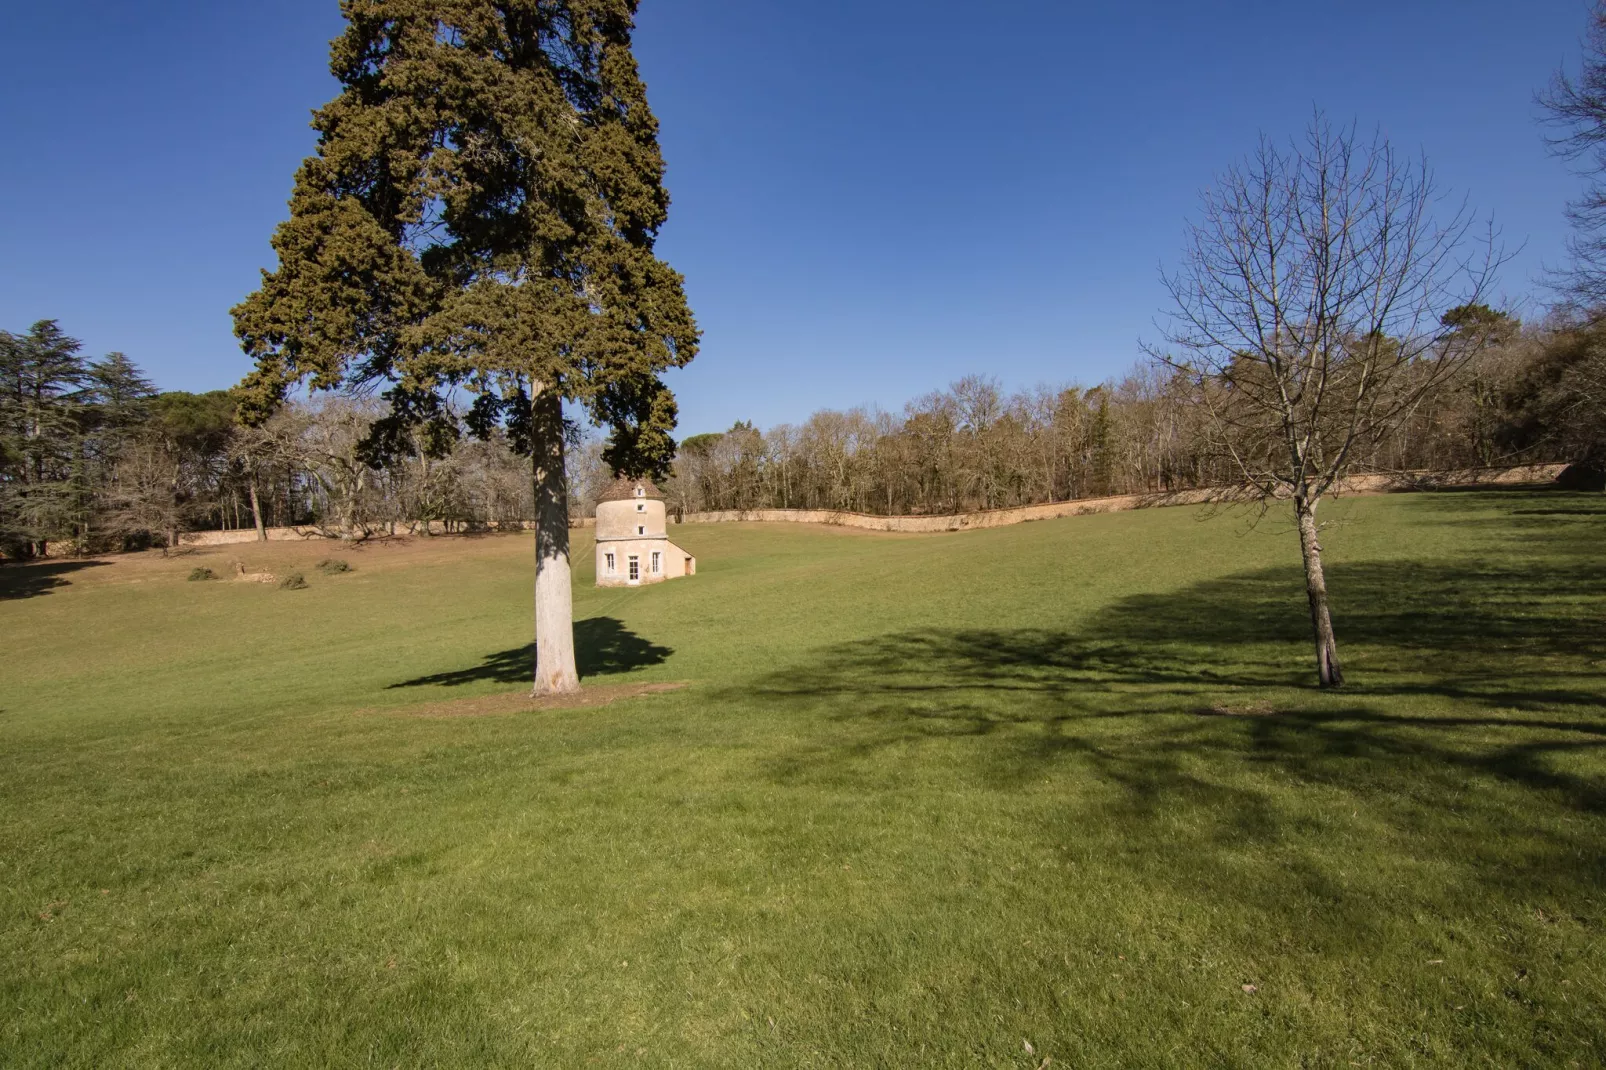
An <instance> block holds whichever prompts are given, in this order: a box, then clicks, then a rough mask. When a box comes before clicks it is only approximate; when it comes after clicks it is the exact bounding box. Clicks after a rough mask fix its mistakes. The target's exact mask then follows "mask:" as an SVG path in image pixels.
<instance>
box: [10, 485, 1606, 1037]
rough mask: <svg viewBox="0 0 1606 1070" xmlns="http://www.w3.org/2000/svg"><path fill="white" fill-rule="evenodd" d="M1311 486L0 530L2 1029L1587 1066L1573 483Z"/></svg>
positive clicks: (1604, 588)
mask: <svg viewBox="0 0 1606 1070" xmlns="http://www.w3.org/2000/svg"><path fill="white" fill-rule="evenodd" d="M1328 512H1329V514H1330V516H1331V517H1332V518H1334V519H1337V520H1339V521H1340V523H1339V524H1338V525H1337V526H1336V527H1335V528H1334V529H1333V530H1331V531H1330V532H1329V533H1328V534H1327V536H1326V537H1325V543H1326V546H1327V550H1328V553H1329V558H1330V562H1331V564H1330V572H1329V576H1330V582H1331V586H1332V589H1333V594H1334V598H1335V600H1336V610H1335V612H1336V624H1337V628H1338V633H1339V639H1340V650H1341V653H1342V654H1343V655H1344V656H1345V658H1346V663H1345V667H1346V670H1347V672H1348V674H1349V677H1350V680H1351V681H1352V683H1353V686H1351V687H1349V688H1347V689H1345V690H1344V691H1342V692H1338V693H1321V692H1318V691H1316V690H1315V689H1314V688H1311V687H1309V686H1307V685H1308V683H1309V681H1310V680H1311V678H1312V677H1313V674H1314V670H1313V664H1312V661H1313V659H1312V656H1311V654H1310V652H1309V650H1308V643H1307V640H1306V638H1305V631H1306V622H1305V617H1304V611H1303V594H1302V590H1301V580H1300V573H1299V569H1298V565H1297V548H1296V546H1295V543H1294V539H1293V537H1292V535H1291V534H1289V533H1288V532H1287V531H1286V530H1284V529H1282V528H1280V527H1278V526H1276V525H1274V524H1272V523H1270V522H1269V521H1268V522H1267V523H1266V524H1263V525H1262V526H1261V527H1260V528H1258V529H1256V530H1252V531H1251V530H1246V526H1245V524H1244V522H1243V521H1242V520H1241V519H1237V518H1233V517H1230V516H1229V517H1222V518H1217V519H1214V520H1210V521H1206V522H1201V521H1200V520H1199V518H1198V515H1197V514H1196V513H1194V512H1193V511H1190V510H1179V509H1173V510H1158V511H1153V512H1143V513H1128V514H1117V515H1107V516H1092V517H1083V518H1075V519H1070V520H1063V521H1052V522H1041V523H1034V524H1026V525H1022V526H1018V527H1013V528H1007V529H1001V530H995V531H985V532H972V533H961V534H954V535H943V536H922V537H903V536H880V535H866V534H858V533H849V532H843V531H836V530H822V529H811V528H805V527H786V526H774V527H766V526H734V525H733V526H718V525H713V526H688V527H684V528H680V529H677V530H676V531H675V533H674V537H675V538H676V539H677V541H679V542H681V543H682V544H683V545H684V546H686V548H687V549H688V550H689V551H691V552H693V553H695V554H697V555H698V570H699V573H698V575H697V576H696V577H695V578H693V579H689V580H685V581H676V582H673V583H669V584H664V585H660V586H657V587H651V588H643V589H635V590H619V589H610V590H597V589H595V588H593V587H591V586H590V583H591V574H590V566H589V563H587V564H585V565H583V566H582V567H581V568H579V569H578V570H577V576H576V581H577V596H576V606H575V609H576V618H577V620H579V621H580V622H581V623H580V624H579V627H578V632H579V635H580V637H581V640H582V651H581V663H582V669H583V671H584V672H586V673H587V675H588V677H589V682H590V683H593V684H598V685H602V684H610V683H619V682H635V681H642V682H646V681H670V680H684V681H688V682H689V684H690V686H689V687H687V688H686V689H685V690H682V691H676V692H672V693H668V694H663V695H655V696H651V697H644V698H639V699H632V700H628V701H621V702H618V703H615V704H613V705H610V706H605V707H599V708H583V709H568V710H548V711H543V712H527V713H521V714H514V715H509V716H487V717H475V718H470V717H457V718H425V717H419V716H412V715H410V714H409V710H416V709H418V708H419V707H421V706H424V705H426V704H429V705H438V704H439V703H441V702H443V701H449V700H452V699H456V698H460V697H467V696H474V695H483V694H488V693H492V692H498V691H506V690H508V689H510V688H513V687H516V686H518V684H519V681H521V680H522V679H523V678H524V676H525V674H526V671H527V663H528V648H527V646H526V644H527V641H528V630H529V624H528V620H529V607H528V593H529V588H530V549H529V545H528V542H527V541H526V540H525V539H523V538H519V537H512V536H509V537H506V538H487V539H477V540H462V539H452V540H439V541H438V543H437V544H435V545H429V546H422V547H420V546H419V545H417V544H413V545H409V546H405V547H400V548H387V547H372V548H367V549H352V550H349V551H345V550H343V551H342V552H343V553H345V554H346V555H347V556H348V557H350V558H351V559H352V563H353V564H354V565H355V568H354V570H353V571H351V572H350V573H347V574H340V575H325V574H323V573H320V572H317V571H316V570H315V569H313V568H312V564H313V562H315V561H316V560H318V559H320V558H323V557H325V556H327V553H328V550H327V548H326V547H319V546H316V545H309V546H275V547H271V548H269V549H266V550H259V549H256V548H254V547H249V548H239V550H238V553H235V552H234V551H229V552H224V551H218V552H215V553H212V554H208V555H203V556H201V557H191V558H181V559H177V560H165V561H164V560H162V559H160V558H157V557H154V556H142V557H139V558H133V559H125V560H121V561H117V562H114V563H110V564H101V565H90V566H85V567H79V566H78V565H76V564H75V563H51V564H47V565H40V566H29V567H18V566H8V567H6V568H4V569H0V757H3V760H4V770H5V772H4V776H3V777H0V813H3V815H4V819H3V821H0V1065H4V1066H6V1067H27V1066H84V1067H96V1068H101V1067H119V1066H205V1067H226V1066H303V1065H305V1066H313V1065H317V1066H370V1065H372V1066H442V1067H455V1066H509V1067H514V1066H518V1067H525V1066H554V1067H570V1066H582V1065H599V1066H606V1065H624V1064H631V1065H636V1064H639V1065H649V1066H682V1067H702V1066H739V1067H750V1066H778V1067H792V1066H832V1067H865V1066H900V1067H902V1066H920V1067H926V1066H999V1067H1007V1066H1018V1067H1038V1066H1041V1065H1043V1064H1044V1060H1045V1058H1052V1060H1053V1061H1052V1066H1054V1067H1103V1066H1109V1067H1116V1066H1123V1067H1131V1066H1182V1065H1187V1066H1350V1065H1362V1066H1370V1065H1377V1066H1433V1065H1453V1066H1478V1065H1485V1066H1516V1065H1525V1066H1538V1065H1555V1066H1575V1065H1576V1066H1597V1065H1601V1064H1602V1063H1603V1061H1606V989H1603V985H1606V977H1603V975H1602V971H1603V966H1606V945H1603V941H1602V933H1603V922H1606V917H1603V907H1606V903H1603V896H1606V824H1603V810H1606V760H1603V759H1606V755H1603V753H1602V744H1603V743H1606V628H1603V616H1606V555H1603V553H1602V535H1603V534H1606V501H1603V500H1602V497H1601V496H1599V495H1596V496H1593V497H1591V496H1574V495H1566V494H1560V493H1527V492H1509V493H1499V494H1471V493H1443V494H1423V495H1413V496H1399V497H1386V498H1366V499H1356V500H1352V501H1348V502H1342V503H1335V504H1334V505H1333V506H1332V507H1330V508H1329V510H1328ZM577 549H578V553H577V556H578V558H579V559H580V560H582V561H586V562H589V546H584V545H583V546H580V547H578V548H577ZM230 556H244V557H245V558H246V559H247V560H249V561H250V562H251V564H252V566H253V567H260V566H261V565H264V564H265V565H266V566H268V567H271V568H272V569H273V570H274V571H276V572H277V573H278V574H279V575H281V576H282V575H284V574H285V573H287V572H289V571H291V570H302V571H304V573H305V575H307V576H308V577H309V578H308V580H307V583H308V587H307V589H305V590H300V591H281V590H278V589H276V588H275V586H274V585H272V584H254V583H208V584H197V583H188V582H186V577H187V576H188V574H189V572H190V570H191V569H192V568H194V567H197V564H198V562H199V563H200V564H203V565H210V566H212V567H214V569H215V571H217V572H218V573H219V574H220V575H229V574H231V573H232V569H231V568H229V567H228V565H227V561H228V558H229V557H230ZM1248 985H1252V986H1254V988H1253V991H1246V990H1245V987H1244V986H1248ZM1028 1043H1029V1044H1030V1045H1031V1047H1032V1049H1033V1051H1032V1052H1030V1053H1029V1052H1028V1051H1027V1047H1026V1046H1027V1044H1028Z"/></svg>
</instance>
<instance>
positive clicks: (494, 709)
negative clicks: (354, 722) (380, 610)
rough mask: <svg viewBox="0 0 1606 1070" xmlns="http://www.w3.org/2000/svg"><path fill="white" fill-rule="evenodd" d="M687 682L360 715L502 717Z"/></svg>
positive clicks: (599, 702)
mask: <svg viewBox="0 0 1606 1070" xmlns="http://www.w3.org/2000/svg"><path fill="white" fill-rule="evenodd" d="M685 686H686V685H685V684H684V683H674V682H671V683H658V684H600V685H595V686H592V687H586V688H583V689H581V691H580V692H579V693H578V694H573V695H544V696H542V697H540V698H537V697H535V696H534V695H531V694H530V693H529V692H528V691H510V692H503V693H502V694H498V695H476V696H475V697H473V698H460V699H453V700H451V701H450V702H430V703H426V704H425V705H422V706H403V707H401V708H399V709H397V708H391V709H387V710H376V709H367V710H359V711H358V712H359V713H361V714H376V713H381V714H388V715H390V716H393V717H427V718H431V719H441V718H450V717H499V716H506V715H508V714H514V713H533V712H535V711H536V710H569V709H579V708H581V707H584V706H606V705H608V704H609V703H611V702H618V701H619V700H620V699H626V698H639V697H640V696H642V695H661V694H663V693H665V692H666V691H679V690H681V689H682V688H684V687H685Z"/></svg>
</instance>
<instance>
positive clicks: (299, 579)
mask: <svg viewBox="0 0 1606 1070" xmlns="http://www.w3.org/2000/svg"><path fill="white" fill-rule="evenodd" d="M306 588H307V579H306V577H305V576H303V575H301V573H299V572H292V573H290V575H288V576H286V577H285V578H284V579H282V580H280V581H279V590H281V591H304V590H306Z"/></svg>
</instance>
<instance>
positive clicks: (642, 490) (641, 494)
mask: <svg viewBox="0 0 1606 1070" xmlns="http://www.w3.org/2000/svg"><path fill="white" fill-rule="evenodd" d="M646 496H647V490H646V488H645V487H637V488H636V497H638V498H645V497H646Z"/></svg>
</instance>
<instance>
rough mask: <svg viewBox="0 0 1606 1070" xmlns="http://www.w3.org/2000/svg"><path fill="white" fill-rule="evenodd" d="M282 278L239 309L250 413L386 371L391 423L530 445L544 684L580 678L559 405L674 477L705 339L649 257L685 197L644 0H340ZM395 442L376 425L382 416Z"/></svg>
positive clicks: (624, 452) (618, 450)
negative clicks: (640, 9)
mask: <svg viewBox="0 0 1606 1070" xmlns="http://www.w3.org/2000/svg"><path fill="white" fill-rule="evenodd" d="M341 6H342V10H343V11H344V13H345V16H346V19H347V28H346V31H345V33H344V34H342V35H341V36H340V37H339V38H337V39H336V40H335V42H334V44H333V48H332V56H331V68H332V70H333V73H334V74H335V76H336V77H337V78H338V79H339V80H340V82H341V84H342V86H343V89H342V91H341V93H340V95H339V96H338V97H336V98H335V100H333V101H332V102H330V103H329V104H328V105H327V106H326V107H324V108H323V109H322V110H320V111H319V112H317V113H316V116H315V118H314V121H313V126H314V127H315V128H316V129H317V130H318V132H319V143H318V151H317V154H316V155H315V156H313V157H311V158H309V159H308V160H306V162H305V163H303V165H302V167H301V169H300V171H299V172H298V173H297V175H296V182H295V191H294V193H293V195H292V198H291V202H290V219H289V220H288V221H287V222H285V223H284V224H282V225H281V226H280V227H279V229H278V231H277V232H276V234H275V235H274V238H273V247H274V250H275V251H276V252H277V254H278V259H279V264H278V268H277V269H276V270H274V271H271V272H264V275H263V282H262V288H261V289H260V290H259V291H257V292H256V293H254V294H253V295H251V297H249V298H248V299H247V300H246V301H245V302H244V303H243V304H241V305H240V306H239V307H237V308H236V309H235V310H234V315H235V324H236V330H237V333H238V334H239V336H240V339H241V341H242V343H243V345H244V347H245V349H246V352H247V353H249V354H250V355H251V356H252V357H253V358H254V359H255V361H256V370H255V371H254V372H252V374H251V375H250V376H249V377H248V378H247V379H246V380H245V382H244V384H242V391H241V412H242V416H243V417H244V418H245V419H247V420H256V419H261V418H263V417H265V416H266V415H267V414H268V413H269V412H271V410H272V409H273V407H274V406H275V405H277V404H278V403H279V402H280V401H281V400H282V399H283V398H284V396H285V394H286V392H287V390H289V389H290V388H291V387H292V386H294V385H296V384H299V383H310V385H311V386H312V387H314V388H317V389H334V388H337V387H339V386H342V385H346V384H351V383H355V382H373V381H384V382H386V383H388V384H389V391H388V397H389V398H390V400H391V402H392V408H393V412H394V413H395V416H394V419H395V420H406V421H412V422H416V423H430V422H432V421H433V422H440V421H441V419H442V414H443V406H444V402H445V399H446V398H447V397H448V396H449V394H450V393H451V392H452V391H453V390H455V389H459V388H466V389H468V390H469V391H471V392H472V393H473V394H474V396H475V401H474V404H473V407H472V410H471V412H470V421H469V422H470V426H471V427H472V428H473V429H475V430H477V431H479V432H481V433H485V432H488V431H489V430H490V428H492V427H493V426H495V425H498V424H500V425H502V426H504V427H505V428H507V430H508V431H509V432H511V434H512V437H513V439H514V440H515V441H516V442H520V443H522V444H524V445H525V446H526V447H527V448H528V450H529V451H530V453H531V455H532V457H533V468H534V478H535V486H536V500H537V516H536V518H535V519H536V524H537V533H536V544H537V568H536V644H537V654H536V690H537V691H543V692H545V691H568V690H573V689H574V688H576V687H577V686H578V677H577V675H576V673H575V668H574V652H573V626H572V610H571V603H570V590H569V553H568V529H567V523H568V516H567V501H566V487H565V485H564V476H563V449H564V431H565V420H564V414H563V404H564V402H565V401H568V402H572V403H577V404H578V405H580V406H582V407H583V408H584V409H585V410H586V411H587V412H588V413H589V415H590V416H591V417H592V418H593V419H594V420H596V421H597V422H599V423H602V424H605V425H607V426H608V427H610V428H611V430H612V438H611V441H610V443H609V447H608V453H607V458H608V460H609V461H610V463H612V464H613V466H614V467H615V468H616V469H618V470H620V471H623V472H628V473H632V474H653V475H656V474H660V473H662V472H663V471H664V470H665V468H666V467H667V465H668V463H669V460H670V459H671V457H672V456H673V452H674V442H673V440H672V439H671V438H670V431H671V430H672V429H673V426H674V421H675V403H674V399H673V397H672V396H671V395H670V394H669V392H668V390H667V389H665V388H664V386H663V385H662V383H661V382H660V380H659V373H661V372H662V371H663V370H665V369H666V368H670V367H675V366H679V365H683V364H685V363H686V362H687V361H689V360H690V359H691V358H692V356H693V354H694V353H695V351H696V346H697V330H696V327H695V325H694V323H693V320H692V316H691V313H690V310H689V309H688V308H687V305H686V300H685V295H684V293H683V290H682V285H681V278H680V276H679V275H678V274H676V273H675V272H674V271H673V270H671V269H670V268H669V266H668V265H666V264H665V263H664V262H663V261H661V260H659V259H658V258H657V257H656V256H655V255H654V253H653V243H654V239H655V237H656V235H657V232H658V229H659V227H660V226H661V225H662V224H663V222H664V219H665V216H666V212H667V209H668V205H669V198H668V195H667V194H666V193H665V191H664V188H663V184H662V178H663V159H662V157H661V155H660V153H659V150H658V143H657V129H658V127H657V121H656V120H655V119H654V117H653V115H652V112H651V111H650V110H649V108H648V106H647V98H646V88H645V86H644V85H643V84H642V81H641V79H640V77H639V75H638V73H637V69H636V63H635V59H634V57H633V56H632V54H631V50H630V38H631V31H632V29H633V24H634V16H635V10H636V3H635V0H498V2H492V0H342V5H341ZM381 433H383V429H381Z"/></svg>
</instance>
